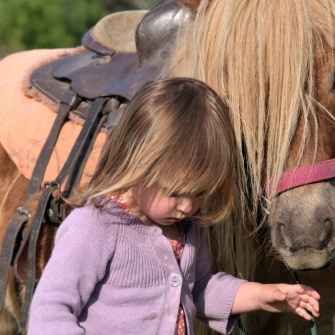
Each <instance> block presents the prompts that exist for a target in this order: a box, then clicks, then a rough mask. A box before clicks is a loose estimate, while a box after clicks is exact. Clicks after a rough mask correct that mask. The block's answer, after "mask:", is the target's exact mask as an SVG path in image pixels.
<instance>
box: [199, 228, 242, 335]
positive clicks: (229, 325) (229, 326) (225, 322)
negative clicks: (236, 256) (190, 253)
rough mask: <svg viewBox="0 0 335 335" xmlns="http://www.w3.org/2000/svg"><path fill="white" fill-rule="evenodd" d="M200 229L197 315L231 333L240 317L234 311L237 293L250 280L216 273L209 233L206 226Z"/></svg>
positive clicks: (211, 326) (218, 329) (212, 326)
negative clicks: (211, 255) (212, 263)
mask: <svg viewBox="0 0 335 335" xmlns="http://www.w3.org/2000/svg"><path fill="white" fill-rule="evenodd" d="M200 232H201V234H200V237H199V239H200V242H199V249H198V255H197V264H196V281H195V285H194V288H193V297H194V303H195V306H196V309H197V318H198V319H199V320H201V321H203V322H204V323H205V324H207V326H209V327H210V328H212V329H214V330H215V331H217V332H219V333H221V334H230V333H231V331H232V330H233V328H234V326H235V324H236V322H237V320H238V318H239V316H238V315H232V314H231V310H232V306H233V303H234V299H235V295H236V293H237V291H238V289H239V287H240V285H241V284H242V283H244V282H246V281H245V280H242V279H238V278H236V277H234V276H232V275H230V274H227V273H225V272H219V273H216V274H212V271H211V260H210V254H209V250H208V246H207V243H206V238H205V233H204V232H203V230H202V229H201V230H200Z"/></svg>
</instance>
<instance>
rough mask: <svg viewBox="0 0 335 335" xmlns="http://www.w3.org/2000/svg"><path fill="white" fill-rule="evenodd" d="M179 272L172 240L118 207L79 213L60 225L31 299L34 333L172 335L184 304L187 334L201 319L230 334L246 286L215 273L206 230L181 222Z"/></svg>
mask: <svg viewBox="0 0 335 335" xmlns="http://www.w3.org/2000/svg"><path fill="white" fill-rule="evenodd" d="M180 229H181V234H182V240H183V243H184V245H185V247H184V250H183V253H182V256H181V260H180V266H178V264H177V262H176V259H175V256H174V254H173V251H172V248H171V246H170V244H169V241H168V240H167V239H166V238H165V236H163V235H162V231H161V229H160V228H159V227H157V226H155V225H151V226H148V225H144V224H143V223H142V222H141V221H140V220H139V219H138V218H136V217H134V216H132V215H130V214H127V213H126V212H125V211H124V210H123V209H121V208H120V207H119V206H118V205H115V204H114V205H111V206H109V208H107V209H105V210H103V211H101V210H99V209H97V208H95V207H93V206H84V207H82V208H79V209H75V210H74V211H73V212H72V213H71V214H70V215H69V216H68V217H67V219H66V220H65V221H64V222H63V223H62V225H61V226H60V228H59V230H58V232H57V236H56V244H55V248H54V250H53V253H52V256H51V258H50V260H49V262H48V264H47V266H46V268H45V270H44V272H43V275H42V278H41V280H40V282H39V284H38V286H37V289H36V292H35V295H34V297H33V301H32V305H31V311H30V320H29V328H28V335H38V334H40V335H46V334H47V335H83V334H87V335H105V334H106V335H111V334H113V335H127V334H129V335H135V334H136V335H137V334H146V335H157V334H158V335H170V334H171V335H173V334H174V333H175V328H176V319H177V314H178V307H179V305H180V303H181V304H182V306H183V309H184V311H185V318H186V327H187V334H188V335H192V334H194V331H193V320H194V318H195V317H198V318H199V319H201V320H202V321H204V322H205V323H206V324H207V325H208V326H209V327H211V328H213V329H215V330H216V331H218V332H220V333H223V334H228V333H230V332H231V330H232V328H233V327H234V325H235V323H236V320H237V318H238V316H232V315H231V314H230V313H231V309H232V304H233V301H234V298H235V294H236V292H237V290H238V288H239V286H240V285H241V284H242V283H243V282H244V281H243V280H240V279H237V278H235V277H233V276H231V275H228V274H226V273H223V272H221V273H217V274H215V275H212V273H211V268H210V256H209V252H208V248H207V245H206V241H205V234H204V231H203V229H202V228H199V227H198V226H197V225H195V224H193V223H190V222H181V223H180Z"/></svg>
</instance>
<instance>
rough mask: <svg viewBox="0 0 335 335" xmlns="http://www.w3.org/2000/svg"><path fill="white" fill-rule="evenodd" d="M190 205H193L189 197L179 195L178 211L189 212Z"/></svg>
mask: <svg viewBox="0 0 335 335" xmlns="http://www.w3.org/2000/svg"><path fill="white" fill-rule="evenodd" d="M192 207H193V202H192V199H191V198H188V197H181V198H179V199H178V205H177V209H178V210H179V211H180V212H183V213H185V214H189V213H191V211H192Z"/></svg>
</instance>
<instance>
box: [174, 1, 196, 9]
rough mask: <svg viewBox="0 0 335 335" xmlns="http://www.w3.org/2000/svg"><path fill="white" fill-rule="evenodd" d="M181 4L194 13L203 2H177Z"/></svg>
mask: <svg viewBox="0 0 335 335" xmlns="http://www.w3.org/2000/svg"><path fill="white" fill-rule="evenodd" d="M177 1H178V2H179V3H180V4H182V5H184V6H185V7H188V8H190V9H191V10H193V11H196V10H197V8H198V7H199V5H200V2H201V0H177Z"/></svg>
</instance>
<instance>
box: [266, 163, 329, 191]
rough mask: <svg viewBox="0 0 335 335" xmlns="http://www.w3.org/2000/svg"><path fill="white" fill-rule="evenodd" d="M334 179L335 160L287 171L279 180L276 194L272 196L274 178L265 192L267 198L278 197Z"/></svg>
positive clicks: (267, 184)
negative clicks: (295, 189) (305, 186)
mask: <svg viewBox="0 0 335 335" xmlns="http://www.w3.org/2000/svg"><path fill="white" fill-rule="evenodd" d="M332 178H335V158H333V159H329V160H326V161H322V162H318V163H314V164H309V165H305V166H301V167H298V168H296V169H292V170H288V171H285V172H284V173H283V174H282V175H281V177H280V179H279V183H278V187H277V190H276V191H275V192H274V194H272V192H273V190H272V188H273V186H272V184H273V178H272V179H270V180H269V181H268V182H267V183H266V190H265V191H266V194H267V196H269V195H273V196H276V195H279V194H280V193H282V192H285V191H288V190H290V189H292V188H295V187H298V186H303V185H307V184H312V183H317V182H320V181H324V180H328V179H332Z"/></svg>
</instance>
